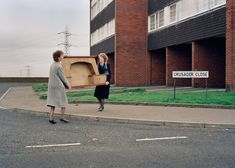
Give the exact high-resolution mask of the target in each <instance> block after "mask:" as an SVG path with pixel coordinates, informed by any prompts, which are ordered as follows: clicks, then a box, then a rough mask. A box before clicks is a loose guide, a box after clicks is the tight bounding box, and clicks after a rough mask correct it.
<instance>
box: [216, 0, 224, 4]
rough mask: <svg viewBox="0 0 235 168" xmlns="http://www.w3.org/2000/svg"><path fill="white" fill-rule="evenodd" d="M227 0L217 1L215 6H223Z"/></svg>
mask: <svg viewBox="0 0 235 168" xmlns="http://www.w3.org/2000/svg"><path fill="white" fill-rule="evenodd" d="M224 2H225V0H215V5H220V4H223V3H224Z"/></svg>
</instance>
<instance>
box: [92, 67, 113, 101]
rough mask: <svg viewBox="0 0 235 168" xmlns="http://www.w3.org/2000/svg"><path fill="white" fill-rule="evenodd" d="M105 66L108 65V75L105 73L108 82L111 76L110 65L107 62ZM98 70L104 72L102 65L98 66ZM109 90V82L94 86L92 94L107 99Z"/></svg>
mask: <svg viewBox="0 0 235 168" xmlns="http://www.w3.org/2000/svg"><path fill="white" fill-rule="evenodd" d="M107 66H108V72H109V75H107V82H110V78H111V71H110V65H109V64H108V65H107ZM98 70H99V73H100V74H105V72H104V67H102V66H98ZM109 90H110V84H109V85H102V86H96V88H95V94H94V96H95V97H97V98H101V99H108V98H109Z"/></svg>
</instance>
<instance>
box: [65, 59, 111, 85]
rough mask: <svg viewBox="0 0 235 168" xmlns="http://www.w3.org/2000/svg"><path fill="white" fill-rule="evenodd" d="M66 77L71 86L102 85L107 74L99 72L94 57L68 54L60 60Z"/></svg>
mask: <svg viewBox="0 0 235 168" xmlns="http://www.w3.org/2000/svg"><path fill="white" fill-rule="evenodd" d="M62 66H63V69H64V73H65V76H66V78H67V79H68V81H69V83H70V85H71V87H72V88H82V87H88V86H98V85H104V84H105V82H106V78H107V76H106V75H104V74H102V75H101V74H99V71H98V67H97V64H96V57H93V56H68V57H65V58H64V59H63V61H62Z"/></svg>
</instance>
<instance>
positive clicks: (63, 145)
mask: <svg viewBox="0 0 235 168" xmlns="http://www.w3.org/2000/svg"><path fill="white" fill-rule="evenodd" d="M79 145H81V143H69V144H51V145H33V146H26V147H25V148H48V147H67V146H79Z"/></svg>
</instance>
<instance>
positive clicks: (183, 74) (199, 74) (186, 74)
mask: <svg viewBox="0 0 235 168" xmlns="http://www.w3.org/2000/svg"><path fill="white" fill-rule="evenodd" d="M172 78H173V79H174V100H175V98H176V79H180V78H181V79H182V78H184V79H187V78H191V79H192V78H198V79H206V86H205V89H206V99H207V97H208V78H209V71H173V72H172Z"/></svg>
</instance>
